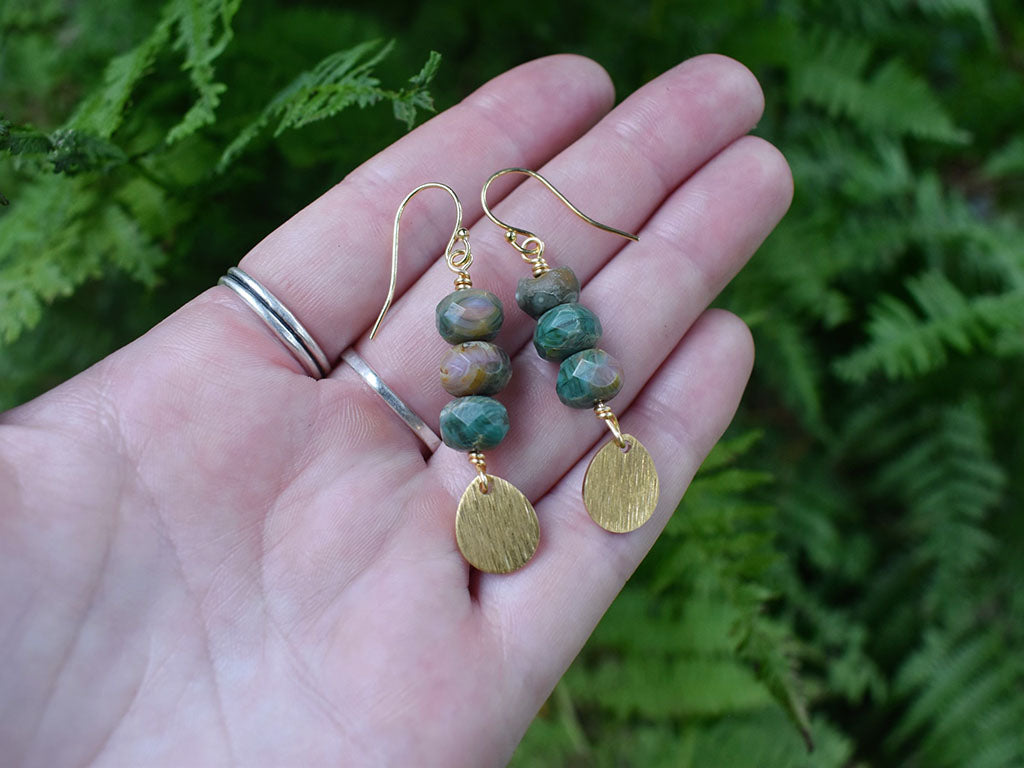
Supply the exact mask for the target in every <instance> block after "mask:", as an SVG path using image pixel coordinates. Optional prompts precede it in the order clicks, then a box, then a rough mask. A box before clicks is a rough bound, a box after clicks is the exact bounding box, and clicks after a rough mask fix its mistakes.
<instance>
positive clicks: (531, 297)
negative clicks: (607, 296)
mask: <svg viewBox="0 0 1024 768" xmlns="http://www.w3.org/2000/svg"><path fill="white" fill-rule="evenodd" d="M579 297H580V281H579V279H578V278H577V277H576V273H575V272H573V271H572V270H571V269H569V268H568V267H555V268H554V269H549V270H548V271H547V272H545V273H544V274H543V275H541V276H540V277H523V278H520V280H519V285H518V286H517V287H516V304H518V305H519V308H520V309H522V310H523V312H525V313H526V314H528V315H529V316H530V317H540V316H541V315H543V314H544V313H545V312H547V311H548V310H549V309H553V308H554V307H557V306H558V305H559V304H566V303H568V302H570V301H577V300H578V299H579Z"/></svg>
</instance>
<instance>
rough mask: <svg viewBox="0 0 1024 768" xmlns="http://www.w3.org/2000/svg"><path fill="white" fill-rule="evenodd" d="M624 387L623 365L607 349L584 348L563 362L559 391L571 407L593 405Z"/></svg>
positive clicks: (604, 400)
mask: <svg viewBox="0 0 1024 768" xmlns="http://www.w3.org/2000/svg"><path fill="white" fill-rule="evenodd" d="M620 389H622V366H621V365H619V361H618V360H616V359H615V358H614V357H612V356H611V355H609V354H608V353H607V352H605V351H604V350H603V349H584V350H583V351H582V352H577V353H576V354H575V355H573V356H572V357H568V358H566V359H565V360H563V361H562V364H561V365H560V366H559V367H558V383H557V384H555V392H557V393H558V399H559V400H561V401H562V402H563V403H565V404H566V405H568V406H569V407H570V408H593V407H594V406H595V405H596V404H597V403H602V402H607V401H608V400H611V399H612V398H613V397H615V396H616V395H617V394H619V390H620Z"/></svg>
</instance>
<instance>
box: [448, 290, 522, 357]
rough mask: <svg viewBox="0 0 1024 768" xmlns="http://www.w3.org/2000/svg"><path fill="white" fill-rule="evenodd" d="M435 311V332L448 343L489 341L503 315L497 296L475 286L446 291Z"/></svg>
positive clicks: (498, 327) (496, 333)
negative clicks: (446, 293) (447, 292)
mask: <svg viewBox="0 0 1024 768" xmlns="http://www.w3.org/2000/svg"><path fill="white" fill-rule="evenodd" d="M436 315H437V332H438V333H440V334H441V338H443V339H444V340H445V341H447V342H448V343H449V344H459V343H461V342H463V341H475V340H479V341H490V340H491V339H493V338H494V337H495V336H497V335H498V331H500V330H501V323H502V321H503V320H504V319H505V314H504V313H503V312H502V310H501V301H500V300H499V299H498V297H497V296H495V295H494V294H493V293H491V292H490V291H481V290H478V289H475V288H468V289H464V290H461V291H455V292H453V293H449V294H448V295H447V296H445V297H444V298H443V299H441V301H440V302H439V303H438V305H437V310H436Z"/></svg>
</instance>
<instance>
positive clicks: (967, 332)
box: [835, 270, 1024, 382]
mask: <svg viewBox="0 0 1024 768" xmlns="http://www.w3.org/2000/svg"><path fill="white" fill-rule="evenodd" d="M907 290H908V292H909V293H910V295H911V296H912V297H913V298H914V300H915V301H916V303H917V305H918V307H919V309H920V310H921V314H918V313H917V312H915V311H914V309H913V308H911V307H910V306H909V305H908V304H906V303H904V302H903V301H901V300H900V299H897V298H895V297H893V296H883V297H882V298H881V299H880V300H879V301H878V303H877V304H875V306H874V307H873V308H872V309H871V312H870V319H869V321H868V326H867V327H868V336H869V337H870V341H869V342H868V343H867V344H866V345H864V346H863V347H861V348H860V349H859V350H856V351H855V352H853V353H851V354H850V355H847V356H846V357H845V358H842V359H840V360H839V361H838V362H837V363H836V364H835V370H836V372H837V373H838V374H839V375H840V376H842V377H843V378H845V379H847V380H848V381H852V382H863V381H865V380H867V378H868V377H869V376H870V375H871V374H873V373H876V372H881V373H883V374H884V375H885V376H886V377H888V378H890V379H906V378H912V377H914V376H920V375H923V374H926V373H929V372H931V371H933V370H935V369H937V368H939V367H941V366H943V365H944V364H945V363H946V361H947V360H948V358H949V351H948V350H949V349H953V350H955V351H957V352H960V353H961V354H968V353H970V352H972V351H974V350H976V349H991V348H992V346H993V342H994V340H995V339H996V338H997V336H998V334H999V333H1001V332H1004V331H1006V330H1007V329H1014V330H1019V329H1024V291H1016V290H1013V291H1008V292H1006V293H1002V294H992V295H982V296H965V295H964V294H963V293H962V292H961V291H960V290H959V289H958V288H957V287H956V286H955V285H954V284H953V283H952V282H950V281H949V279H948V278H947V277H946V276H945V275H944V274H942V273H941V272H938V271H934V270H933V271H929V272H925V273H924V274H921V275H918V276H917V277H914V278H911V279H910V280H908V281H907Z"/></svg>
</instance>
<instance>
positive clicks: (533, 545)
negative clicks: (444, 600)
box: [455, 475, 540, 573]
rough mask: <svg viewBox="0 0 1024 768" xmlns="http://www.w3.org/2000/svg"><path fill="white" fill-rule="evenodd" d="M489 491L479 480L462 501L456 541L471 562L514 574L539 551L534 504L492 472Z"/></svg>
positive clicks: (456, 518) (485, 567) (457, 518)
mask: <svg viewBox="0 0 1024 768" xmlns="http://www.w3.org/2000/svg"><path fill="white" fill-rule="evenodd" d="M489 477H490V480H491V483H490V487H489V488H488V490H487V493H483V492H482V491H481V490H480V484H479V482H477V480H476V479H474V480H473V482H471V483H470V484H469V487H468V488H467V489H466V492H465V493H463V494H462V498H461V499H460V500H459V510H458V512H456V513H455V540H456V541H457V542H458V543H459V549H460V550H461V551H462V556H463V557H465V558H466V560H467V561H468V562H469V564H470V565H472V566H473V567H474V568H477V569H479V570H481V571H487V573H511V572H512V571H517V570H519V569H520V568H522V567H523V566H524V565H526V562H527V561H528V560H529V559H530V558H531V557H533V553H534V552H536V551H537V542H538V541H539V540H540V526H539V525H538V524H537V513H536V512H534V511H533V505H532V504H530V502H529V500H528V499H527V498H526V497H525V496H523V494H522V493H521V492H520V490H519V489H518V488H516V487H515V486H514V485H512V483H510V482H508V481H507V480H502V479H501V478H500V477H494V475H489Z"/></svg>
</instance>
